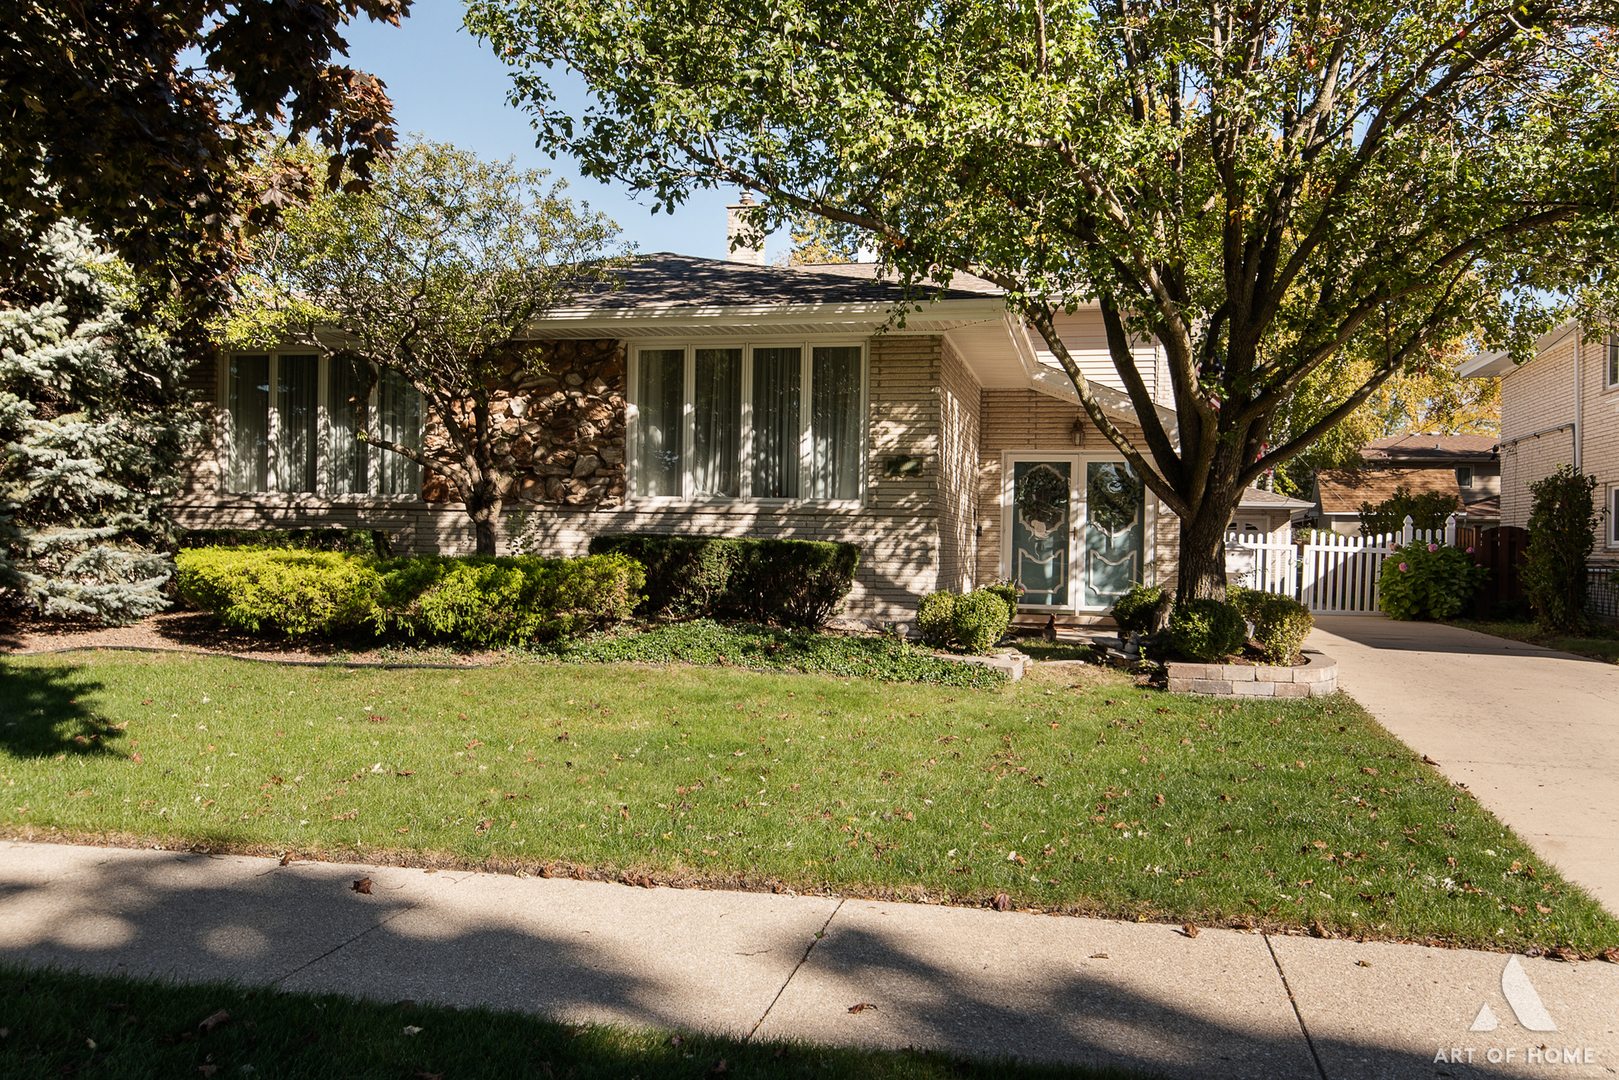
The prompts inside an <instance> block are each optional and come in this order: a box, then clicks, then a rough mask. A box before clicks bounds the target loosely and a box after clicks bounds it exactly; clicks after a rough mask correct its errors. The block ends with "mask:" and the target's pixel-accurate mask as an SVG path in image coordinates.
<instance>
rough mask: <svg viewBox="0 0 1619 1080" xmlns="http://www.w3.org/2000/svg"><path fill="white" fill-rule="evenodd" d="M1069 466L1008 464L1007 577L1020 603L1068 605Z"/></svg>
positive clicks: (1045, 463) (1070, 510) (1052, 463)
mask: <svg viewBox="0 0 1619 1080" xmlns="http://www.w3.org/2000/svg"><path fill="white" fill-rule="evenodd" d="M1073 469H1074V467H1073V463H1072V462H1068V461H1014V462H1013V463H1012V577H1013V580H1015V581H1016V582H1017V583H1018V584H1019V585H1022V586H1023V589H1024V592H1023V600H1022V602H1023V603H1025V604H1031V605H1036V606H1044V607H1069V606H1071V605H1072V603H1073V600H1072V599H1071V591H1070V587H1069V576H1070V575H1069V529H1070V528H1071V519H1072V517H1073V507H1072V505H1071V502H1072V500H1071V491H1072V486H1073V476H1074V472H1073Z"/></svg>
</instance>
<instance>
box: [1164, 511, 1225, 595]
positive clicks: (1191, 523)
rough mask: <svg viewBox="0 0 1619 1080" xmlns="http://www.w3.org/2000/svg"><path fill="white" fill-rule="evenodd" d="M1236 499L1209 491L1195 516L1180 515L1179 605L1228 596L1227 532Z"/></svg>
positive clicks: (1177, 585) (1176, 589)
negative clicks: (1226, 590) (1226, 589)
mask: <svg viewBox="0 0 1619 1080" xmlns="http://www.w3.org/2000/svg"><path fill="white" fill-rule="evenodd" d="M1235 501H1236V500H1235V499H1224V498H1219V497H1217V496H1215V495H1214V494H1213V493H1210V494H1209V496H1208V497H1206V498H1205V499H1204V500H1203V505H1202V507H1201V508H1200V509H1199V511H1198V513H1197V514H1196V515H1195V516H1194V517H1191V518H1182V519H1181V539H1180V567H1179V571H1178V578H1177V583H1176V587H1175V606H1176V607H1180V606H1182V605H1184V604H1185V603H1186V602H1187V601H1188V600H1201V599H1205V598H1208V597H1213V598H1214V599H1216V600H1224V599H1225V534H1226V527H1227V526H1228V525H1229V524H1230V523H1231V510H1232V506H1233V505H1234V503H1235Z"/></svg>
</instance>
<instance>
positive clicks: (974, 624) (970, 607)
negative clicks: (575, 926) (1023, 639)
mask: <svg viewBox="0 0 1619 1080" xmlns="http://www.w3.org/2000/svg"><path fill="white" fill-rule="evenodd" d="M1011 621H1012V620H1011V618H1010V617H1008V615H1007V613H1006V601H1005V600H1003V599H1002V598H1001V597H1000V596H998V595H997V594H995V593H992V592H986V591H985V590H983V589H978V590H977V591H975V592H970V593H968V594H967V595H965V596H961V597H957V598H956V602H955V604H954V605H953V607H952V609H951V612H950V627H951V632H952V634H953V635H954V637H955V639H956V642H957V643H958V644H959V645H960V646H961V647H962V648H963V649H966V650H967V651H968V652H970V653H973V654H975V655H982V654H984V653H987V652H989V651H990V650H991V649H993V648H994V647H995V643H996V642H998V641H1000V640H1001V635H1002V634H1004V633H1006V628H1007V626H1008V625H1009V624H1010V623H1011Z"/></svg>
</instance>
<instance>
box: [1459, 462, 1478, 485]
mask: <svg viewBox="0 0 1619 1080" xmlns="http://www.w3.org/2000/svg"><path fill="white" fill-rule="evenodd" d="M1464 472H1465V473H1466V474H1467V479H1466V480H1463V479H1462V473H1464ZM1474 475H1475V474H1474V472H1473V466H1471V465H1458V466H1456V486H1457V487H1459V488H1461V489H1462V490H1463V491H1472V490H1473V477H1474Z"/></svg>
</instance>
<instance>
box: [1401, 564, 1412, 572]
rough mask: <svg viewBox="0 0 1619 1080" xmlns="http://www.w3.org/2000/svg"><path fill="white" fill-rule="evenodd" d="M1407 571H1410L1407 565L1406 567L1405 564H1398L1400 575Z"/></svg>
mask: <svg viewBox="0 0 1619 1080" xmlns="http://www.w3.org/2000/svg"><path fill="white" fill-rule="evenodd" d="M1409 569H1411V568H1410V567H1409V566H1407V565H1406V564H1405V563H1401V564H1400V573H1402V574H1403V573H1405V572H1406V571H1407V570H1409Z"/></svg>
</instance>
